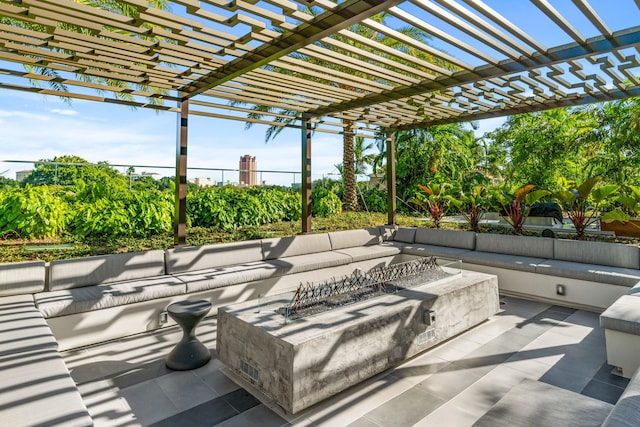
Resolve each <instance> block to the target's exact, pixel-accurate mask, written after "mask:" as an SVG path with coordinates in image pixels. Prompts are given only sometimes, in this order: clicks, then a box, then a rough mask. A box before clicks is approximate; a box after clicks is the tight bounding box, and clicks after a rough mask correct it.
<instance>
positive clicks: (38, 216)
mask: <svg viewBox="0 0 640 427" xmlns="http://www.w3.org/2000/svg"><path fill="white" fill-rule="evenodd" d="M0 201H1V202H2V208H1V209H0V235H3V236H6V235H13V236H19V237H23V238H25V237H26V238H33V237H53V236H57V235H60V234H62V233H63V231H64V230H65V225H66V222H67V218H68V217H67V213H68V212H69V206H68V205H67V203H66V201H65V200H64V197H62V196H61V192H60V189H59V188H56V187H50V186H47V185H41V186H31V185H27V186H26V187H24V188H19V189H17V188H12V189H5V191H4V193H3V194H2V195H1V196H0Z"/></svg>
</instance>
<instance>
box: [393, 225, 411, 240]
mask: <svg viewBox="0 0 640 427" xmlns="http://www.w3.org/2000/svg"><path fill="white" fill-rule="evenodd" d="M415 235H416V229H415V228H408V227H399V228H398V229H397V230H396V234H395V236H393V240H395V241H396V242H403V243H413V239H414V238H415Z"/></svg>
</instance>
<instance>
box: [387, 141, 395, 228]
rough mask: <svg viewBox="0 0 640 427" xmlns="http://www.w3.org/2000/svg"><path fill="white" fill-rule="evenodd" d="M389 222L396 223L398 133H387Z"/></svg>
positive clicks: (390, 223)
mask: <svg viewBox="0 0 640 427" xmlns="http://www.w3.org/2000/svg"><path fill="white" fill-rule="evenodd" d="M386 177H387V224H388V225H395V223H396V210H397V207H396V133H395V131H394V130H391V131H389V133H388V134H387V173H386Z"/></svg>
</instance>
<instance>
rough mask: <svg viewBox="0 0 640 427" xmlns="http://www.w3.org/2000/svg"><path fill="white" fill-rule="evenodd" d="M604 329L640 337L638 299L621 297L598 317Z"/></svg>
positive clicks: (627, 296) (630, 296) (639, 300)
mask: <svg viewBox="0 0 640 427" xmlns="http://www.w3.org/2000/svg"><path fill="white" fill-rule="evenodd" d="M600 326H602V327H603V328H604V329H610V330H613V331H619V332H625V333H627V334H632V335H640V298H638V297H636V296H632V295H622V296H621V297H620V298H618V299H617V300H616V302H614V303H613V304H611V305H610V306H609V308H607V309H606V310H605V311H604V312H603V313H602V314H601V315H600Z"/></svg>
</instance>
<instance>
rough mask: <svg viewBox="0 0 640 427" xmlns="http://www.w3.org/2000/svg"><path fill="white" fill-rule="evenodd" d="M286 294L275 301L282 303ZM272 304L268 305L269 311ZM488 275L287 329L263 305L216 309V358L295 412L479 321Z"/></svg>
mask: <svg viewBox="0 0 640 427" xmlns="http://www.w3.org/2000/svg"><path fill="white" fill-rule="evenodd" d="M287 302H288V299H287V298H286V297H283V298H282V299H281V301H277V304H280V305H285V304H286V303H287ZM277 304H273V301H271V304H270V305H269V307H271V308H272V307H274V306H275V305H277ZM498 310H499V300H498V280H497V278H496V276H494V275H488V274H484V273H478V272H470V271H463V272H462V273H461V274H458V275H455V276H452V277H449V278H445V279H442V280H439V281H437V282H431V283H428V284H425V285H422V286H418V287H414V288H412V289H408V290H404V291H401V292H399V293H397V294H390V295H384V296H381V297H378V298H375V299H371V300H368V301H364V302H361V303H357V304H353V305H349V306H345V307H341V308H339V309H335V310H333V311H328V312H325V313H322V314H318V315H315V316H312V317H307V318H303V319H299V320H295V321H293V322H289V323H288V324H283V319H282V317H281V316H280V315H278V314H276V313H275V312H274V311H273V310H272V309H266V308H265V305H264V301H263V302H262V303H260V302H258V301H248V302H243V303H239V304H234V305H231V306H227V307H222V308H219V309H218V325H217V344H216V348H217V353H218V359H219V360H220V361H222V362H223V363H224V364H225V365H227V366H228V367H229V368H230V369H231V370H233V371H234V372H236V373H237V374H239V375H241V376H243V377H244V378H245V379H247V380H249V381H250V382H251V383H252V384H254V385H255V387H256V388H257V389H258V390H260V391H261V392H262V393H264V394H265V397H266V398H267V399H269V400H272V401H274V402H276V403H277V404H279V405H280V406H281V407H282V408H283V409H284V410H285V411H287V412H289V413H296V412H298V411H300V410H302V409H304V408H307V407H309V406H311V405H313V404H315V403H317V402H320V401H321V400H323V399H326V398H328V397H330V396H333V395H334V394H336V393H338V392H340V391H342V390H345V389H346V388H348V387H350V386H352V385H355V384H358V383H360V382H361V381H363V380H365V379H367V378H369V377H371V376H373V375H375V374H377V373H379V372H382V371H384V370H385V369H388V368H390V367H392V366H395V365H397V364H399V363H400V362H402V361H404V360H406V359H408V358H410V357H412V356H414V355H416V354H418V353H420V352H423V351H425V350H427V349H429V348H430V347H432V346H434V345H436V344H438V343H440V342H442V341H444V340H446V339H449V338H451V337H453V336H455V335H457V334H460V333H461V332H464V331H466V330H467V329H469V328H471V327H473V326H475V325H477V324H479V323H481V322H483V321H484V320H486V319H487V318H488V317H489V316H491V315H493V314H495V313H496V312H497V311H498Z"/></svg>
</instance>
